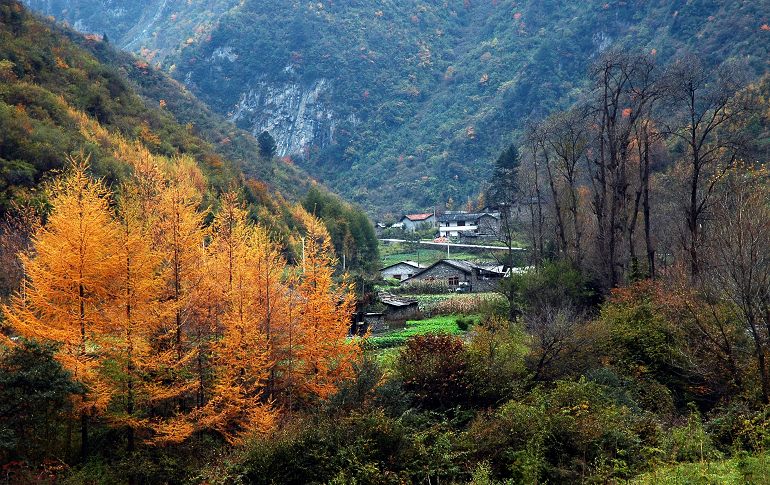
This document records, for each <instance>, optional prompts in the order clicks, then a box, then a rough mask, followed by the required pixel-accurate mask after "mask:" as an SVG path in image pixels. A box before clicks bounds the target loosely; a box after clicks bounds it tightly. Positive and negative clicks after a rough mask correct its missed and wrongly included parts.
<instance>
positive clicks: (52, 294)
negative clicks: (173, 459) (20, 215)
mask: <svg viewBox="0 0 770 485" xmlns="http://www.w3.org/2000/svg"><path fill="white" fill-rule="evenodd" d="M71 162H72V167H71V168H70V170H69V172H68V173H67V174H66V175H65V176H64V177H62V178H61V179H59V180H58V181H56V182H55V183H54V184H53V186H52V187H51V189H50V203H51V207H52V210H51V213H50V215H49V217H48V221H47V223H46V224H45V225H44V226H42V227H40V228H39V229H38V230H37V231H36V232H35V234H34V236H33V242H32V251H31V252H30V253H29V254H27V255H24V256H23V262H24V268H25V271H26V282H25V284H24V286H23V288H22V291H21V292H20V294H18V295H17V296H16V297H15V298H14V299H13V301H12V304H11V306H10V307H4V308H3V310H4V312H5V315H6V317H7V318H8V321H9V322H10V324H11V325H12V326H13V328H14V330H15V331H17V332H18V333H20V334H22V335H24V336H25V337H28V338H36V339H42V340H49V341H53V342H56V343H58V344H61V349H60V351H59V352H58V354H57V358H58V359H59V360H60V361H61V362H62V364H63V365H64V366H65V367H66V368H67V369H68V370H70V371H71V372H72V374H73V376H74V377H75V378H76V379H77V380H79V381H80V382H82V383H83V384H84V385H85V386H86V387H87V389H88V390H89V391H91V392H89V393H87V394H85V395H84V396H83V398H82V400H81V402H80V403H79V408H80V412H81V453H82V454H83V455H86V454H87V451H88V420H89V415H91V414H93V413H94V412H95V411H96V409H97V407H99V406H103V405H104V403H105V402H106V399H104V397H105V396H103V395H99V393H98V392H94V391H98V389H99V386H97V385H96V384H97V380H98V376H97V370H98V366H99V364H100V362H101V355H100V353H101V343H102V339H103V337H104V336H105V334H106V333H107V332H108V329H109V321H108V319H107V318H105V310H106V309H107V308H108V307H109V305H110V303H111V297H110V289H111V288H112V282H113V281H114V279H115V277H116V275H117V274H118V268H119V258H118V257H117V254H116V253H117V250H116V247H115V241H116V240H117V237H118V231H119V229H118V227H117V225H116V224H115V222H114V221H113V219H112V214H111V212H110V207H109V206H110V194H109V192H108V190H107V189H106V188H105V186H104V185H103V184H102V183H101V182H98V181H94V180H93V179H91V177H89V175H88V173H87V170H88V163H87V161H86V160H71Z"/></svg>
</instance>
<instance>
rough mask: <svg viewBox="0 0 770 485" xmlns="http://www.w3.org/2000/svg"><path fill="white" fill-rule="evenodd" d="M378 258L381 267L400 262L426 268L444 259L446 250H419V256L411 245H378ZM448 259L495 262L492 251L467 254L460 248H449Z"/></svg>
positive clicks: (467, 252)
mask: <svg viewBox="0 0 770 485" xmlns="http://www.w3.org/2000/svg"><path fill="white" fill-rule="evenodd" d="M380 256H381V260H382V267H383V268H384V267H385V266H390V265H391V264H396V263H398V262H400V261H418V260H419V263H420V264H422V265H424V266H428V265H431V264H433V263H435V262H436V261H439V260H441V259H446V257H447V252H446V249H443V250H442V249H426V248H422V247H421V248H420V250H419V254H418V251H417V249H416V248H415V247H414V245H412V244H399V243H396V244H380ZM449 257H450V258H451V259H462V260H467V261H479V262H490V263H491V262H495V261H496V260H495V258H494V256H493V255H492V251H474V252H469V251H465V250H462V249H460V248H449Z"/></svg>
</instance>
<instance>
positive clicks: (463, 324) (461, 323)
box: [455, 317, 476, 332]
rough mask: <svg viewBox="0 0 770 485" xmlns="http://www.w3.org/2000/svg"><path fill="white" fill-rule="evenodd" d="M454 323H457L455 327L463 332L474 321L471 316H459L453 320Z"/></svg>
mask: <svg viewBox="0 0 770 485" xmlns="http://www.w3.org/2000/svg"><path fill="white" fill-rule="evenodd" d="M455 323H457V328H458V329H460V330H462V331H463V332H466V331H467V330H468V327H469V326H471V325H473V324H474V323H476V322H475V321H474V320H473V319H472V318H466V317H460V318H458V319H457V320H455Z"/></svg>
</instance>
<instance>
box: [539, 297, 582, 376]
mask: <svg viewBox="0 0 770 485" xmlns="http://www.w3.org/2000/svg"><path fill="white" fill-rule="evenodd" d="M585 321H586V317H585V315H582V314H580V312H578V310H577V309H575V307H573V306H571V305H566V306H560V307H556V306H552V305H546V306H544V307H542V308H537V309H532V311H528V312H527V313H525V314H524V324H525V328H526V329H527V332H528V333H529V334H530V335H531V336H532V338H533V340H534V341H533V347H534V348H533V349H532V353H531V354H530V356H529V360H530V362H529V367H530V369H531V370H532V372H533V373H534V375H533V379H534V380H536V381H537V380H541V379H545V378H551V377H553V376H552V375H551V374H553V373H554V367H555V366H556V363H557V362H558V361H559V360H560V359H563V358H566V357H568V356H569V355H570V354H571V353H573V352H574V351H575V350H577V346H578V344H579V342H578V337H577V336H578V335H579V332H577V329H578V327H580V326H581V325H583V324H584V323H585Z"/></svg>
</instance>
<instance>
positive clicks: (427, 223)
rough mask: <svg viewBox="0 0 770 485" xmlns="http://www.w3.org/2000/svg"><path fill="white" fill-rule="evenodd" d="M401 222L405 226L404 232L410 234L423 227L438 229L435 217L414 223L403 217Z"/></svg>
mask: <svg viewBox="0 0 770 485" xmlns="http://www.w3.org/2000/svg"><path fill="white" fill-rule="evenodd" d="M400 222H402V223H403V224H404V230H405V231H409V232H414V231H417V230H420V229H422V228H423V227H436V218H435V217H433V216H430V217H428V218H427V219H424V220H422V221H412V220H410V219H408V218H406V217H403V218H401V221H400Z"/></svg>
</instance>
